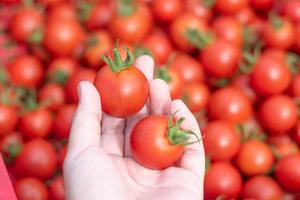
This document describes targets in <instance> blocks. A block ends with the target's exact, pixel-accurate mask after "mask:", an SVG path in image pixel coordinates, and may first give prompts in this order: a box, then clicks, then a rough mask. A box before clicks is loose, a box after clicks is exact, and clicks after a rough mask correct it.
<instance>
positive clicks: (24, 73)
mask: <svg viewBox="0 0 300 200" xmlns="http://www.w3.org/2000/svg"><path fill="white" fill-rule="evenodd" d="M299 35H300V0H77V1H75V0H36V1H33V0H23V1H21V0H1V2H0V151H1V153H2V156H3V158H4V160H5V162H6V164H7V168H8V171H9V174H10V176H11V179H12V182H13V184H14V186H15V190H16V193H17V195H18V197H19V198H20V199H32V198H33V197H34V199H38V200H43V199H47V198H48V199H53V200H62V199H64V188H63V179H62V175H61V173H62V163H63V160H64V156H65V153H66V148H67V146H66V145H67V140H68V135H69V131H70V125H71V122H72V118H73V115H74V112H75V109H76V104H77V101H78V96H77V84H78V83H79V82H80V81H82V80H86V81H90V82H93V81H94V79H95V77H96V73H97V71H98V70H100V69H101V68H102V67H103V66H104V65H105V63H104V62H103V60H102V59H101V55H103V54H106V53H107V52H111V51H112V48H113V46H114V41H115V40H116V39H119V43H120V46H123V45H126V46H127V47H128V48H129V49H130V50H131V51H133V52H134V54H135V56H140V55H143V54H148V55H151V56H152V57H153V58H154V60H155V66H156V70H155V76H156V78H160V79H163V80H165V81H166V82H167V83H168V85H169V88H170V92H171V96H172V98H173V99H178V98H179V99H182V100H183V101H184V102H185V103H186V104H187V106H188V107H189V109H190V110H191V111H192V112H193V113H194V114H195V117H196V119H197V120H198V122H199V126H200V127H201V130H202V137H203V143H204V147H205V152H206V161H207V162H206V164H207V169H206V174H205V181H204V182H205V185H204V197H205V199H208V200H210V199H216V198H218V199H232V198H233V199H238V198H243V199H257V200H265V199H266V200H277V199H278V200H281V199H300V153H299V145H300V120H299V104H300V73H299V61H300V59H299V55H298V54H299V52H300V37H299ZM121 53H122V52H121ZM123 54H124V52H123ZM108 81H109V80H108ZM136 98H139V97H136ZM124 103H126V102H124ZM127 103H128V102H127ZM119 106H120V107H122V105H119ZM123 106H126V105H123ZM199 187H201V186H199ZM199 198H200V197H199Z"/></svg>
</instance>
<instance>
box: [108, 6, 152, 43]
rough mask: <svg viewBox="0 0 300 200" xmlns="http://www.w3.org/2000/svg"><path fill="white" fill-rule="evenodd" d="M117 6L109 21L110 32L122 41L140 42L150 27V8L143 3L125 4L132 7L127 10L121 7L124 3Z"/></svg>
mask: <svg viewBox="0 0 300 200" xmlns="http://www.w3.org/2000/svg"><path fill="white" fill-rule="evenodd" d="M119 6H120V7H119V9H118V11H117V12H116V13H115V16H114V17H113V18H112V21H111V23H110V27H109V28H110V31H111V33H112V34H113V35H114V36H115V38H119V39H120V40H121V41H123V42H129V43H135V42H140V41H141V40H142V39H144V37H145V36H146V35H147V34H148V33H149V31H150V30H151V28H152V16H151V12H150V9H149V8H148V7H147V6H145V5H144V4H143V3H140V4H139V3H137V4H135V3H130V5H125V6H130V7H131V8H133V9H132V10H131V11H129V12H128V9H127V10H126V9H123V8H124V7H123V6H124V5H122V4H121V5H119ZM121 27H122V28H121Z"/></svg>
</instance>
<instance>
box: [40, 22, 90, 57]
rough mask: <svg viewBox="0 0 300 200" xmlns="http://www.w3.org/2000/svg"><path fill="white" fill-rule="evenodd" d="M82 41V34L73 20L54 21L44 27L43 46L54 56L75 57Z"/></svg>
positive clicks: (78, 25)
mask: <svg viewBox="0 0 300 200" xmlns="http://www.w3.org/2000/svg"><path fill="white" fill-rule="evenodd" d="M83 40H84V32H83V30H82V28H81V26H80V24H79V23H78V22H77V21H75V20H63V19H54V20H50V21H48V23H47V25H46V30H45V36H44V45H45V47H46V48H47V49H48V50H49V51H50V52H51V53H52V54H54V55H57V56H71V55H75V54H76V51H78V48H79V47H80V45H81V44H82V42H83Z"/></svg>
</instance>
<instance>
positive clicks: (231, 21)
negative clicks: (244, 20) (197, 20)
mask: <svg viewBox="0 0 300 200" xmlns="http://www.w3.org/2000/svg"><path fill="white" fill-rule="evenodd" d="M212 27H213V29H214V31H215V33H216V35H217V37H218V38H220V39H224V40H226V41H227V42H229V43H231V44H234V45H236V46H237V47H241V45H242V44H243V27H242V25H241V23H240V22H239V21H238V20H237V19H235V18H234V17H229V16H228V17H226V16H222V17H218V18H217V19H215V20H214V22H213V25H212Z"/></svg>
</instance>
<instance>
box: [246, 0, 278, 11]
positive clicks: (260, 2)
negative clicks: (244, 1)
mask: <svg viewBox="0 0 300 200" xmlns="http://www.w3.org/2000/svg"><path fill="white" fill-rule="evenodd" d="M274 2H275V1H274V0H250V3H251V6H252V7H254V8H255V9H257V10H260V11H266V10H269V9H270V8H272V6H273V4H274Z"/></svg>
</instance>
